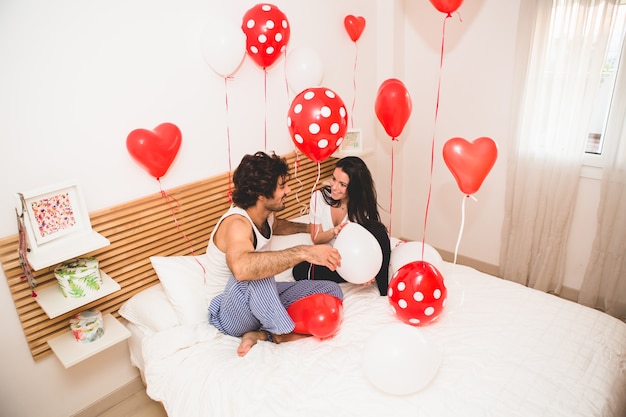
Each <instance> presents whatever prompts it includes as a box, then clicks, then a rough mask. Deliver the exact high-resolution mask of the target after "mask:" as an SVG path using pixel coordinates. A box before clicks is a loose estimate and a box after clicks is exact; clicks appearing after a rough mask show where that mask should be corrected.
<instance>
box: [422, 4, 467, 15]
mask: <svg viewBox="0 0 626 417" xmlns="http://www.w3.org/2000/svg"><path fill="white" fill-rule="evenodd" d="M430 2H431V3H432V5H433V6H435V9H437V10H439V11H440V12H442V13H447V14H448V15H450V14H452V13H454V12H455V11H456V9H458V8H459V7H461V4H463V0H430Z"/></svg>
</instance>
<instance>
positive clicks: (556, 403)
mask: <svg viewBox="0 0 626 417" xmlns="http://www.w3.org/2000/svg"><path fill="white" fill-rule="evenodd" d="M441 272H442V274H443V276H444V278H445V282H446V285H447V287H448V304H447V306H446V308H445V310H444V312H443V313H442V314H441V315H440V316H439V318H438V319H437V321H435V322H434V323H432V324H430V325H428V326H423V327H418V328H417V329H419V331H420V332H421V333H422V335H423V336H424V338H426V339H427V340H428V341H429V342H432V343H433V344H434V345H435V346H436V348H437V349H438V350H439V351H440V353H441V356H442V358H443V360H442V362H441V365H440V367H439V370H438V372H437V374H436V375H435V377H434V378H433V379H432V381H430V383H428V384H427V385H426V386H425V387H424V388H422V389H420V390H418V391H417V392H414V393H412V394H409V395H402V396H398V395H392V394H387V393H385V392H384V391H382V390H379V389H378V388H376V387H375V386H374V385H373V384H372V382H371V381H370V380H368V378H367V377H366V374H365V372H364V361H365V360H366V359H367V360H377V361H381V362H385V361H387V360H388V359H387V357H386V352H384V351H381V352H378V356H377V357H376V358H371V357H367V358H366V357H365V354H364V352H365V350H366V347H367V346H368V341H369V340H370V339H371V337H372V335H373V334H375V332H376V331H378V330H380V329H381V327H382V326H388V325H390V324H397V323H399V320H398V319H397V318H396V317H395V315H394V313H393V311H392V310H391V307H390V306H389V303H388V301H387V297H381V296H379V295H378V291H377V289H376V288H375V286H367V287H366V286H356V285H352V284H342V288H343V290H344V294H345V300H344V318H343V323H342V325H341V329H340V331H339V333H338V334H337V335H336V336H335V337H333V338H332V339H329V340H324V341H320V340H317V339H314V338H307V339H303V340H299V341H295V342H289V343H284V344H280V345H276V344H272V343H268V342H259V343H258V344H257V345H256V346H254V347H253V348H252V350H251V351H250V352H249V353H248V355H246V356H245V357H238V356H237V353H236V348H237V346H238V344H239V339H237V338H234V337H229V336H225V335H223V334H220V333H219V332H217V330H216V329H215V328H213V327H212V326H211V325H209V324H202V325H199V326H195V327H191V326H190V327H185V326H179V327H174V328H171V329H168V330H165V331H161V332H159V333H156V334H154V335H151V336H148V337H147V338H145V339H144V341H143V344H142V352H143V360H144V362H145V368H144V377H145V380H146V384H147V392H148V394H149V395H150V397H152V398H153V399H155V400H158V401H161V402H163V404H164V406H165V408H166V411H167V413H168V416H169V417H209V416H219V417H230V416H242V417H244V416H245V417H250V416H259V417H263V416H268V417H269V416H272V417H275V416H289V417H295V416H315V417H328V416H342V417H344V416H360V417H367V416H428V417H443V416H448V417H460V416H494V417H515V416H519V417H534V416H545V417H558V416H563V417H574V416H580V417H596V416H606V417H609V416H610V417H624V416H626V324H624V323H623V322H621V321H619V320H617V319H614V318H612V317H610V316H608V315H606V314H604V313H601V312H598V311H595V310H592V309H589V308H586V307H582V306H580V305H578V304H576V303H572V302H569V301H565V300H562V299H560V298H558V297H556V296H553V295H549V294H545V293H543V292H539V291H535V290H532V289H529V288H526V287H523V286H521V285H518V284H515V283H512V282H509V281H504V280H501V279H498V278H495V277H492V276H490V275H486V274H482V273H480V272H478V271H476V270H474V269H471V268H467V267H464V266H459V265H453V264H448V263H446V264H445V265H444V268H443V269H442V271H441Z"/></svg>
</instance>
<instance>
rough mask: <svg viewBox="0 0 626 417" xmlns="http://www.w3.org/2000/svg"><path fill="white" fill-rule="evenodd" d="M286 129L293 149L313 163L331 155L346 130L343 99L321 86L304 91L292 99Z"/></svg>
mask: <svg viewBox="0 0 626 417" xmlns="http://www.w3.org/2000/svg"><path fill="white" fill-rule="evenodd" d="M287 127H288V128H289V133H290V134H291V138H292V139H293V142H294V143H295V145H296V147H297V148H298V149H300V151H302V152H303V153H304V154H305V155H306V156H308V157H309V158H310V159H311V160H313V161H315V162H322V161H324V160H325V159H326V158H328V157H329V156H330V155H332V154H333V153H334V152H335V151H336V150H337V148H338V147H339V145H341V142H343V139H344V137H345V134H346V130H347V129H348V112H347V110H346V106H345V105H344V104H343V100H342V99H341V97H339V96H338V95H337V94H335V92H334V91H332V90H330V89H328V88H325V87H312V88H307V89H306V90H304V91H302V92H301V93H300V94H298V95H297V96H296V98H294V99H293V102H292V103H291V107H290V108H289V113H288V117H287Z"/></svg>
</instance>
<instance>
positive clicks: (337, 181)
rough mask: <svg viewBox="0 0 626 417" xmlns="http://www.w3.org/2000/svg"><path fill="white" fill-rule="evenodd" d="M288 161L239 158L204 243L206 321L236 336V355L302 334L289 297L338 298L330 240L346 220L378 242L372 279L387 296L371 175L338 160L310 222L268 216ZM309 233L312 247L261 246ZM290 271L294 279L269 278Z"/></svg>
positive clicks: (277, 203) (281, 201) (337, 261)
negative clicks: (227, 200) (224, 204)
mask: <svg viewBox="0 0 626 417" xmlns="http://www.w3.org/2000/svg"><path fill="white" fill-rule="evenodd" d="M288 178H289V166H288V165H287V162H286V161H285V160H284V159H283V158H280V157H278V156H276V155H275V154H272V155H268V154H266V153H264V152H257V153H255V154H254V155H246V156H244V157H243V159H242V160H241V163H240V164H239V166H238V167H237V169H235V172H234V174H233V186H234V189H233V193H232V201H233V205H232V206H231V207H230V209H229V210H228V211H227V212H226V213H225V214H224V215H223V216H222V217H221V219H220V220H219V221H218V223H217V224H216V225H215V228H214V230H213V233H212V235H211V238H210V239H209V244H208V247H207V258H208V261H209V264H210V266H211V267H210V270H211V271H214V273H213V274H211V276H207V280H209V281H211V283H210V284H211V285H212V286H213V287H215V286H216V285H219V286H220V288H223V289H224V290H223V292H221V293H219V294H217V295H216V296H215V297H213V299H212V300H211V303H210V306H209V321H210V323H211V324H213V325H214V326H215V327H217V328H218V329H219V330H220V331H222V332H223V333H226V334H228V335H231V336H236V337H241V338H242V340H241V343H240V345H239V347H238V349H237V353H238V355H239V356H244V355H245V354H246V353H248V351H249V350H250V349H251V348H252V346H254V345H255V344H256V343H257V342H258V341H259V340H267V341H270V342H274V343H282V342H287V341H292V340H297V339H301V338H303V337H308V336H309V335H303V334H298V333H294V332H293V330H294V328H295V323H294V322H293V320H292V319H291V317H290V316H289V314H288V313H287V308H288V307H289V306H290V305H291V304H293V303H294V302H296V301H298V300H300V299H302V298H304V297H307V296H309V295H313V294H330V295H332V296H335V297H337V298H339V299H343V293H342V291H341V288H340V287H339V285H338V284H337V283H339V282H345V281H344V280H343V279H342V278H341V277H340V276H339V274H337V272H336V269H337V268H338V267H339V266H340V265H341V255H340V254H339V252H338V251H337V250H336V249H335V248H333V247H332V242H333V241H334V239H335V238H336V236H337V235H338V234H339V233H340V232H341V229H342V227H343V226H344V225H345V224H346V222H348V221H353V222H358V223H359V224H361V225H363V226H364V227H365V228H366V229H367V230H369V231H370V232H371V233H372V234H373V235H374V236H375V237H376V239H377V240H378V242H379V244H380V245H381V249H382V253H383V264H382V267H381V269H380V271H379V273H378V274H377V275H376V277H375V280H376V283H377V285H378V289H379V291H380V294H381V295H387V283H388V267H389V257H390V253H391V250H390V244H389V236H388V234H387V229H386V228H385V226H384V225H383V224H382V223H381V222H380V216H379V214H378V209H377V201H376V191H375V189H374V183H373V180H372V176H371V173H370V171H369V169H368V168H367V166H366V165H365V163H364V162H363V161H362V160H361V159H360V158H358V157H354V156H351V157H346V158H343V159H341V160H339V161H338V162H337V164H336V167H335V170H334V172H333V176H332V179H331V182H330V185H329V186H325V187H324V188H322V189H321V190H318V191H316V192H315V193H313V195H312V197H311V208H310V224H305V223H296V222H291V221H288V220H284V219H279V218H277V217H275V215H274V214H275V213H276V212H279V211H281V210H283V209H284V208H285V201H286V198H287V195H288V194H289V192H290V191H291V190H290V189H289V186H288V185H287V180H288ZM307 232H308V233H311V238H312V240H313V242H314V243H315V244H313V245H300V246H295V247H292V248H289V249H285V250H281V251H269V249H268V248H269V243H270V239H271V237H272V235H273V234H276V235H287V234H293V233H307ZM312 265H313V266H312ZM288 268H293V275H294V277H295V279H296V281H295V282H276V281H275V279H274V275H275V274H278V273H280V272H282V271H285V270H287V269H288Z"/></svg>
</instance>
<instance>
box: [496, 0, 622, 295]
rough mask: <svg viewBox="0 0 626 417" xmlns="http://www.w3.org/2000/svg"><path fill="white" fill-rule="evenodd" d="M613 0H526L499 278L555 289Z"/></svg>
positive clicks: (559, 284)
mask: <svg viewBox="0 0 626 417" xmlns="http://www.w3.org/2000/svg"><path fill="white" fill-rule="evenodd" d="M618 2H619V0H552V1H547V0H535V1H534V2H533V3H532V5H533V6H532V7H533V9H534V10H533V11H534V13H532V15H533V16H534V22H533V26H532V27H533V28H534V29H533V30H532V33H531V36H532V37H531V41H530V47H529V52H528V57H529V58H528V65H527V68H526V77H525V84H524V93H523V96H522V97H521V105H520V114H519V121H518V128H517V131H516V133H515V135H514V136H513V138H512V140H513V144H511V145H510V146H509V149H511V150H512V151H511V152H510V158H509V160H508V173H507V195H506V200H505V219H504V225H503V236H502V237H503V240H502V249H501V252H500V274H501V276H502V277H503V278H505V279H509V280H512V281H515V282H518V283H521V284H524V285H527V286H530V287H532V288H537V289H540V290H543V291H550V292H555V293H557V294H558V293H559V292H560V291H561V287H562V282H563V275H564V260H565V252H566V246H567V240H568V234H569V228H570V224H571V219H572V213H573V211H574V204H575V202H576V192H577V188H578V182H579V176H580V170H581V166H582V162H583V156H584V150H585V143H586V140H587V134H588V128H589V123H590V118H591V114H592V106H593V104H594V97H595V92H596V90H597V87H598V85H599V82H600V72H601V71H600V70H601V68H602V65H603V63H604V54H605V50H606V44H607V41H608V35H609V32H610V28H611V24H610V22H611V19H612V16H613V9H614V7H615V5H616V3H618ZM528 4H529V3H526V5H528Z"/></svg>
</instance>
